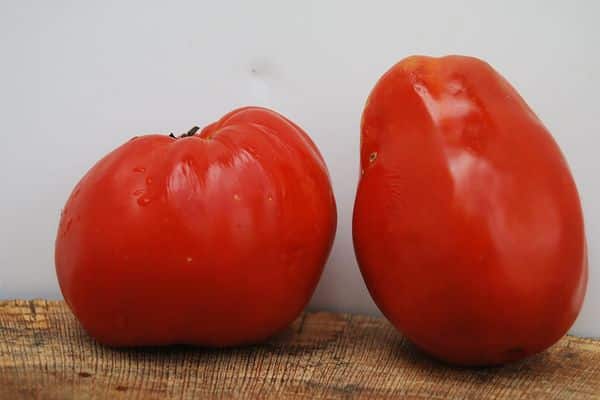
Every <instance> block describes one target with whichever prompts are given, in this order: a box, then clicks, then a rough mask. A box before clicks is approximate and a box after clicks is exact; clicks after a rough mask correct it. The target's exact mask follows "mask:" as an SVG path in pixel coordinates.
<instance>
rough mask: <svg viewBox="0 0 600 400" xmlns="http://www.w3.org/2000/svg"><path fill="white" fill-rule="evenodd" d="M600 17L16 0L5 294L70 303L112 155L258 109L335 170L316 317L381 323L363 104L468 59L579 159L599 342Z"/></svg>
mask: <svg viewBox="0 0 600 400" xmlns="http://www.w3.org/2000/svg"><path fill="white" fill-rule="evenodd" d="M121 3H123V4H121ZM599 15H600V2H597V1H592V0H590V1H571V2H569V1H529V2H527V1H501V2H485V1H444V2H442V1H440V2H439V3H435V2H428V1H405V2H403V1H390V2H381V3H380V2H374V1H356V2H352V1H336V2H329V1H296V2H291V1H277V0H270V1H257V0H253V1H233V2H227V1H215V0H213V1H204V2H202V1H193V2H192V1H190V2H189V3H187V4H182V3H175V2H167V1H160V2H149V1H135V2H120V1H108V0H103V1H97V2H91V1H89V2H84V1H57V0H55V1H41V0H40V1H39V2H30V1H16V0H15V1H6V0H3V1H2V2H1V3H0V50H1V53H0V54H1V56H0V57H1V61H0V115H1V116H2V118H1V119H0V124H1V125H0V126H1V131H0V132H1V133H0V135H1V142H0V143H1V144H0V188H1V189H0V190H1V191H2V192H1V196H0V298H15V297H20V298H28V297H49V298H59V297H60V292H59V290H58V285H57V282H56V278H55V274H54V261H53V242H54V235H55V230H56V226H57V222H58V218H59V212H60V209H61V207H62V205H63V204H64V201H65V200H66V198H67V196H68V194H69V192H70V190H71V188H72V187H73V185H74V184H75V183H76V181H77V180H78V179H79V178H80V177H81V176H82V174H83V173H84V172H85V171H86V170H87V169H88V168H89V167H90V166H91V165H92V164H93V163H94V162H95V161H96V160H97V159H98V158H100V157H101V156H102V155H104V154H105V153H106V152H108V151H109V150H111V149H112V148H114V147H116V146H117V145H119V144H121V143H122V142H124V141H125V140H127V139H128V138H130V137H131V136H133V135H136V134H140V133H149V132H170V131H173V132H183V131H185V130H187V129H188V128H189V127H190V126H192V125H193V124H200V125H203V124H206V123H208V122H211V121H213V120H214V119H216V118H218V117H220V116H221V115H222V114H223V113H225V112H226V111H228V110H230V109H232V108H234V107H236V106H240V105H244V104H257V105H265V106H269V107H272V108H275V109H276V110H278V111H280V112H282V113H284V114H286V115H287V116H289V117H290V118H291V119H293V120H294V121H296V122H297V123H299V124H300V125H301V126H303V127H304V128H305V129H306V130H307V131H308V132H309V133H310V134H311V135H312V137H313V138H314V140H315V142H316V143H317V145H318V146H319V147H320V149H321V151H322V153H323V155H324V156H325V159H326V160H327V162H328V164H329V168H330V170H331V175H332V178H333V184H334V189H335V193H336V196H337V202H338V212H339V228H338V232H337V239H336V242H335V246H334V249H333V253H332V255H331V258H330V260H329V263H328V265H327V268H326V271H325V273H324V276H323V278H322V280H321V283H320V285H319V288H318V289H317V292H316V294H315V296H314V298H313V300H312V307H313V308H326V309H330V310H348V311H354V312H369V313H374V312H376V308H375V306H374V304H373V303H372V302H371V300H370V298H369V296H368V293H367V291H366V289H365V287H364V284H363V282H362V279H361V277H360V274H359V272H358V269H357V266H356V263H355V261H354V254H353V251H352V244H351V212H352V204H353V200H354V190H355V185H356V176H357V171H358V143H359V120H360V113H361V110H362V106H363V103H364V101H365V98H366V96H367V94H368V92H369V90H370V89H371V87H372V86H373V84H374V83H375V81H376V80H377V78H378V77H379V76H380V75H381V74H382V73H383V72H384V71H385V70H386V69H387V68H388V67H390V66H391V65H392V64H393V63H394V62H396V61H397V60H399V59H400V58H403V57H404V56H406V55H410V54H414V53H421V54H430V55H444V54H448V53H462V54H470V55H476V56H479V57H481V58H484V59H486V60H487V61H489V62H490V63H491V64H493V65H494V66H495V67H496V68H497V69H498V70H500V71H501V72H502V73H503V74H504V75H505V76H506V77H507V78H508V79H509V80H510V81H511V82H512V83H513V84H514V85H515V86H516V87H517V88H518V89H519V90H520V92H521V94H522V95H523V96H524V97H525V98H526V99H527V100H528V102H529V103H530V105H531V106H532V107H533V109H534V110H536V112H537V113H538V115H539V116H540V117H541V119H542V120H543V121H544V122H545V123H546V125H547V126H548V128H549V129H550V130H551V131H552V132H553V133H554V136H555V137H556V139H557V141H558V142H559V144H560V145H561V147H562V149H563V151H564V153H565V154H566V157H567V159H568V161H569V163H570V165H571V168H572V172H573V174H574V176H575V179H576V181H577V182H578V185H579V190H580V194H581V196H582V199H583V203H584V209H585V217H586V224H587V233H588V241H589V256H590V267H591V271H590V284H589V290H588V295H587V299H586V302H585V306H584V309H583V312H582V314H581V316H580V319H579V320H578V322H577V323H576V325H575V327H574V328H573V332H575V333H578V334H584V335H595V336H600V206H598V204H600V185H599V184H598V173H599V172H600V160H599V157H598V154H597V153H598V146H599V145H600V139H599V136H598V135H599V133H600V132H598V127H599V126H600V110H599V107H600V103H599V100H598V96H599V94H600V75H599V71H600V28H599V27H598V26H599V25H598V24H597V19H598V16H599Z"/></svg>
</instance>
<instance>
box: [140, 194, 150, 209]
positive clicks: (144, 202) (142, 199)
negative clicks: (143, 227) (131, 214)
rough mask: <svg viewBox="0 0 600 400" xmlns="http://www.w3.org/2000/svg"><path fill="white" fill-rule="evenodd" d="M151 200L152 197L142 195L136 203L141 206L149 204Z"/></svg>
mask: <svg viewBox="0 0 600 400" xmlns="http://www.w3.org/2000/svg"><path fill="white" fill-rule="evenodd" d="M151 201H152V199H150V198H149V197H146V196H142V197H140V198H139V199H138V200H137V202H138V204H139V205H140V206H142V207H144V206H147V205H148V204H150V202H151Z"/></svg>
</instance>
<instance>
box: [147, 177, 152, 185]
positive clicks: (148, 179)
mask: <svg viewBox="0 0 600 400" xmlns="http://www.w3.org/2000/svg"><path fill="white" fill-rule="evenodd" d="M146 183H147V184H148V185H152V178H150V177H147V178H146Z"/></svg>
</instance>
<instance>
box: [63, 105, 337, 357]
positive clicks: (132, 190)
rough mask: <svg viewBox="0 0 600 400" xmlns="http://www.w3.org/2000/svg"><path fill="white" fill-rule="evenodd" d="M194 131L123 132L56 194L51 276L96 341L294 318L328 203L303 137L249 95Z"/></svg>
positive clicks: (236, 332)
mask: <svg viewBox="0 0 600 400" xmlns="http://www.w3.org/2000/svg"><path fill="white" fill-rule="evenodd" d="M194 133H195V132H194V130H192V131H191V132H190V133H189V135H182V137H179V138H176V137H174V136H168V135H147V136H141V137H137V138H133V139H131V140H130V141H129V142H127V143H125V144H123V145H122V146H121V147H119V148H117V149H116V150H114V151H113V152H111V153H110V154H108V155H107V156H106V157H104V158H103V159H102V160H100V161H99V162H98V163H97V164H96V165H95V166H94V167H93V168H92V169H91V170H90V171H89V172H88V173H87V174H86V175H85V176H84V177H83V179H82V180H81V181H80V182H79V183H78V184H77V186H76V187H75V189H74V190H73V193H72V194H71V196H70V198H69V199H68V201H67V204H66V205H65V208H64V210H63V214H62V217H61V221H60V226H59V229H58V236H57V240H56V253H55V258H56V271H57V274H58V280H59V283H60V287H61V289H62V292H63V295H64V297H65V299H66V301H67V303H68V304H69V306H70V307H71V309H72V311H73V313H74V314H75V316H76V317H77V318H78V319H79V321H80V322H81V324H82V325H83V327H84V328H85V329H86V330H87V331H88V332H89V333H90V334H91V335H92V336H93V337H95V338H96V339H97V340H98V341H100V342H102V343H105V344H109V345H114V346H135V345H162V344H169V343H189V344H198V345H208V346H228V345H237V344H243V343H251V342H256V341H260V340H262V339H265V338H266V337H268V336H270V335H272V334H273V333H275V332H277V331H278V330H281V329H282V328H284V327H285V326H286V325H288V324H289V323H290V322H291V321H292V320H294V318H296V317H297V316H298V314H299V313H300V312H301V310H302V309H303V307H304V306H305V305H306V303H307V302H308V300H309V298H310V296H311V294H312V292H313V290H314V288H315V286H316V284H317V281H318V280H319V277H320V275H321V271H322V269H323V266H324V264H325V261H326V259H327V256H328V253H329V250H330V248H331V245H332V241H333V237H334V233H335V227H336V207H335V201H334V197H333V193H332V190H331V185H330V182H329V176H328V173H327V169H326V166H325V163H324V161H323V159H322V157H321V155H320V154H319V152H318V150H317V148H316V147H315V145H314V144H313V143H312V142H311V140H310V139H309V138H308V136H307V135H306V134H305V133H304V132H303V131H302V129H300V128H299V127H298V126H296V125H295V124H293V123H292V122H290V121H289V120H287V119H286V118H284V117H283V116H281V115H279V114H277V113H275V112H273V111H270V110H267V109H262V108H255V107H248V108H242V109H239V110H236V111H233V112H231V113H229V114H227V115H226V116H224V117H223V118H222V119H221V120H220V121H218V122H216V123H214V124H212V125H209V126H207V127H206V128H204V129H203V130H202V131H201V133H199V134H198V135H195V134H194Z"/></svg>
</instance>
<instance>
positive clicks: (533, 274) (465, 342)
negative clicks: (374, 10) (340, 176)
mask: <svg viewBox="0 0 600 400" xmlns="http://www.w3.org/2000/svg"><path fill="white" fill-rule="evenodd" d="M360 161H361V171H362V173H361V177H360V181H359V184H358V190H357V194H356V202H355V208H354V218H353V237H354V247H355V253H356V256H357V259H358V263H359V265H360V268H361V272H362V274H363V277H364V279H365V281H366V284H367V286H368V289H369V291H370V293H371V295H372V297H373V299H374V300H375V302H376V303H377V305H378V306H379V308H380V309H381V311H382V312H383V313H384V314H385V316H387V318H388V319H389V320H390V321H391V322H392V323H393V324H394V326H395V327H396V328H397V329H398V330H400V331H401V332H402V333H403V334H404V335H405V336H406V337H407V338H408V339H409V340H411V341H412V342H413V343H415V344H416V345H417V346H418V347H420V348H421V349H423V350H424V351H425V352H427V353H429V354H431V355H433V356H434V357H437V358H439V359H442V360H445V361H447V362H450V363H456V364H464V365H489V364H499V363H504V362H508V361H512V360H517V359H521V358H524V357H526V356H529V355H531V354H534V353H537V352H540V351H542V350H544V349H546V348H547V347H549V346H550V345H552V344H553V343H555V342H556V341H557V340H558V339H559V338H561V337H562V336H563V335H564V334H565V332H566V331H567V330H568V328H569V327H570V326H571V325H572V323H573V321H574V320H575V318H576V316H577V314H578V313H579V310H580V308H581V304H582V301H583V297H584V293H585V287H586V282H587V256H586V247H585V236H584V226H583V217H582V211H581V205H580V201H579V197H578V194H577V189H576V187H575V183H574V181H573V178H572V177H571V174H570V172H569V168H568V166H567V163H566V161H565V159H564V158H563V156H562V154H561V152H560V150H559V148H558V146H557V144H556V143H555V142H554V140H553V139H552V137H551V135H550V133H549V132H548V131H547V130H546V128H545V127H544V125H543V124H542V123H541V122H540V120H539V119H538V118H537V117H536V115H535V114H534V113H533V112H532V111H531V109H530V108H529V106H528V105H527V104H526V103H525V101H524V100H523V99H522V98H521V97H520V96H519V94H518V93H517V92H516V91H515V89H514V88H513V87H511V85H510V84H509V83H508V82H507V81H506V80H504V78H503V77H502V76H500V75H499V74H498V73H497V72H496V71H495V70H494V69H493V68H492V67H490V66H489V65H488V64H486V63H485V62H483V61H481V60H478V59H476V58H471V57H463V56H448V57H442V58H430V57H421V56H414V57H409V58H407V59H404V60H403V61H401V62H399V63H398V64H396V65H395V66H393V67H392V68H391V69H390V70H389V71H388V72H387V73H385V74H384V75H383V76H382V77H381V79H380V80H379V81H378V82H377V84H376V86H375V88H374V89H373V91H372V92H371V94H370V96H369V98H368V100H367V103H366V106H365V109H364V113H363V118H362V122H361V149H360Z"/></svg>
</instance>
